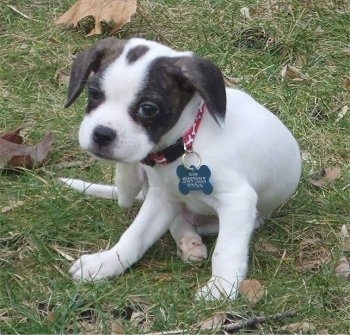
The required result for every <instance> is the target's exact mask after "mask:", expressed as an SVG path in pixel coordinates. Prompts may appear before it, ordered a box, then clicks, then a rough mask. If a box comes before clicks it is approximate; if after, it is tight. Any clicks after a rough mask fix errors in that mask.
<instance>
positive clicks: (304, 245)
mask: <svg viewBox="0 0 350 335" xmlns="http://www.w3.org/2000/svg"><path fill="white" fill-rule="evenodd" d="M331 259H332V254H331V252H330V250H329V249H328V247H327V246H326V245H325V244H324V243H323V238H322V236H310V237H304V238H303V239H302V240H301V242H300V245H299V264H298V266H297V270H298V271H300V272H308V271H311V272H317V271H319V269H320V267H321V265H323V264H327V263H329V262H330V261H331Z"/></svg>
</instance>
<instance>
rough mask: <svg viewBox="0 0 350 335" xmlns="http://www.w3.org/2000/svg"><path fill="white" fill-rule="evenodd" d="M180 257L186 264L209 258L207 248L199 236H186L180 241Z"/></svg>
mask: <svg viewBox="0 0 350 335" xmlns="http://www.w3.org/2000/svg"><path fill="white" fill-rule="evenodd" d="M177 252H178V255H179V256H180V258H181V259H182V260H183V261H185V262H193V261H194V262H199V261H202V260H204V259H206V258H207V256H208V254H207V248H206V246H205V245H204V244H203V242H202V239H201V237H200V236H198V235H197V234H189V235H185V236H183V237H182V238H181V239H180V243H179V245H178V251H177Z"/></svg>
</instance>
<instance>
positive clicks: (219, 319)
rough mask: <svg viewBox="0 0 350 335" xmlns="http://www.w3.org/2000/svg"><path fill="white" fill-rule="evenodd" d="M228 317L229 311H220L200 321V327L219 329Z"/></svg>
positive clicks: (202, 328)
mask: <svg viewBox="0 0 350 335" xmlns="http://www.w3.org/2000/svg"><path fill="white" fill-rule="evenodd" d="M226 318H227V313H225V312H218V313H215V314H214V315H213V316H212V317H210V318H209V319H207V320H204V321H202V322H200V323H199V328H200V329H201V330H219V329H220V328H221V327H222V326H223V324H224V323H225V321H226Z"/></svg>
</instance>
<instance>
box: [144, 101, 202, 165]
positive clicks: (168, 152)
mask: <svg viewBox="0 0 350 335" xmlns="http://www.w3.org/2000/svg"><path fill="white" fill-rule="evenodd" d="M205 109H206V106H205V103H204V102H202V103H201V105H200V106H199V108H198V111H197V115H196V118H195V120H194V122H193V125H192V127H191V128H190V129H189V130H188V131H187V132H186V134H185V135H184V136H183V137H180V138H179V139H178V140H177V141H176V143H175V144H172V145H170V146H168V147H167V148H165V149H163V150H162V151H159V152H151V153H149V154H148V155H147V156H146V158H144V159H143V160H142V161H141V163H142V164H145V165H148V166H152V167H153V166H154V165H155V164H167V163H171V162H174V161H175V160H176V159H178V158H179V157H180V156H181V155H182V154H183V153H184V152H185V148H186V150H191V149H192V145H193V141H194V138H195V137H196V134H197V131H198V128H199V126H200V124H201V121H202V117H203V114H204V111H205Z"/></svg>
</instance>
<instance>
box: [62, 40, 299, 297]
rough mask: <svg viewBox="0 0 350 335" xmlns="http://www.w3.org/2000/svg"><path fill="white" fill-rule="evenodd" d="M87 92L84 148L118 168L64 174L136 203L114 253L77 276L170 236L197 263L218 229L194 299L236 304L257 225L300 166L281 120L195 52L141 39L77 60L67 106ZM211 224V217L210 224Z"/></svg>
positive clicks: (117, 265) (98, 271) (132, 256)
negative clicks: (103, 178)
mask: <svg viewBox="0 0 350 335" xmlns="http://www.w3.org/2000/svg"><path fill="white" fill-rule="evenodd" d="M84 86H87V88H88V96H89V100H88V105H87V110H86V115H85V117H84V119H83V121H82V123H81V126H80V130H79V141H80V144H81V146H82V148H84V149H85V150H86V151H88V152H89V153H91V154H92V155H94V156H95V157H98V158H100V159H103V160H108V161H112V162H115V163H116V165H117V176H116V187H112V186H103V185H91V186H90V188H89V187H88V186H89V185H88V184H85V183H84V182H81V181H78V180H71V179H62V180H63V181H64V182H66V183H67V184H69V185H71V186H72V187H73V188H77V189H80V190H84V189H85V190H86V193H91V194H95V195H100V196H106V197H117V198H118V202H119V205H120V206H121V207H130V206H131V205H132V204H133V202H134V200H135V199H136V198H139V199H143V196H142V189H143V194H145V197H144V199H143V203H142V206H141V208H140V211H139V213H138V215H137V216H136V218H135V220H134V222H133V223H132V224H131V225H130V227H129V228H128V229H127V230H126V231H125V232H124V234H123V235H122V236H121V237H120V239H119V241H118V243H117V244H116V245H115V246H114V247H112V248H111V249H110V250H107V251H103V252H99V253H95V254H91V255H84V256H82V257H81V258H80V259H79V260H77V261H76V262H75V263H74V265H73V266H72V268H71V269H70V273H71V274H72V276H73V277H74V279H76V280H100V279H104V278H108V277H112V276H118V275H120V274H122V273H123V272H124V271H125V270H126V269H127V268H129V267H130V266H131V265H132V264H134V263H135V262H137V261H138V260H139V259H140V258H141V257H142V255H143V254H144V253H145V252H146V251H147V249H148V248H149V247H150V246H151V245H152V244H154V243H155V242H156V241H157V240H158V239H159V238H160V237H161V236H162V235H163V234H164V233H165V232H166V231H167V230H170V231H171V233H172V235H173V237H174V239H175V241H176V243H177V246H178V249H179V254H180V256H181V257H182V258H183V259H185V260H196V259H203V258H205V257H206V256H207V251H206V248H205V246H204V245H203V243H202V240H201V237H200V233H208V232H215V231H216V232H218V237H217V243H216V246H215V249H214V252H213V255H212V276H211V278H210V279H209V281H208V283H206V284H205V285H204V286H203V287H201V288H200V289H199V291H198V293H197V297H202V298H204V299H208V300H212V299H220V298H229V299H234V298H235V297H236V295H237V292H238V287H239V283H240V282H241V281H242V280H243V279H244V277H245V274H246V272H247V264H248V248H249V240H250V238H251V235H252V232H253V230H254V227H256V226H258V225H259V223H260V222H262V220H263V219H264V218H266V217H268V216H269V215H270V214H271V212H272V211H273V210H274V209H275V208H277V207H278V206H280V205H281V204H283V203H284V202H285V201H286V200H287V199H288V198H289V197H291V195H292V194H293V193H294V192H295V190H296V187H297V185H298V182H299V178H300V171H301V160H300V153H299V148H298V144H297V142H296V140H295V139H294V137H293V136H292V134H291V133H290V132H289V130H288V129H287V128H286V127H285V126H284V125H283V123H282V122H281V121H280V120H279V119H278V118H277V117H276V116H275V115H273V114H272V113H271V112H269V111H268V110H267V109H266V108H265V107H263V106H262V105H260V104H259V103H258V102H256V101H255V100H254V99H253V98H252V97H250V96H249V95H248V94H246V93H244V92H242V91H239V90H236V89H230V88H225V85H224V80H223V78H222V74H221V72H220V70H219V69H218V68H217V67H216V66H215V65H214V64H213V63H211V62H210V61H208V60H205V59H203V58H200V57H199V56H197V55H195V54H193V53H191V52H178V51H175V50H173V49H171V48H169V47H166V46H164V45H161V44H159V43H156V42H151V41H147V40H144V39H131V40H127V41H123V40H118V39H115V38H108V39H105V40H102V41H100V42H99V43H97V44H96V45H94V46H93V47H91V48H90V49H88V50H86V51H85V52H83V53H81V54H79V55H78V57H77V58H76V60H75V61H74V64H73V68H72V73H71V78H70V84H69V91H68V100H67V104H66V107H68V106H70V105H71V104H72V103H73V102H74V101H75V99H76V98H77V97H78V96H79V95H80V93H81V92H82V90H83V88H84ZM213 218H214V219H213Z"/></svg>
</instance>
